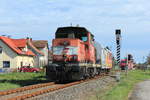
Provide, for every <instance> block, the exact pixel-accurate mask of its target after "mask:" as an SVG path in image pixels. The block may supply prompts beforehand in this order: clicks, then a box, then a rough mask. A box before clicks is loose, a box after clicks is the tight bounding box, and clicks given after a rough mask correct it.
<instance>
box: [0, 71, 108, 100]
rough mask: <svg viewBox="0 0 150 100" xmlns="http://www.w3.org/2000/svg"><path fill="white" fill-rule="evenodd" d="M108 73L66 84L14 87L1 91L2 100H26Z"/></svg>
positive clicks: (0, 97) (52, 83) (0, 99)
mask: <svg viewBox="0 0 150 100" xmlns="http://www.w3.org/2000/svg"><path fill="white" fill-rule="evenodd" d="M106 75H107V74H102V75H100V76H96V77H94V78H92V79H86V80H81V81H77V82H71V83H66V84H55V83H54V82H50V83H44V84H37V85H32V86H26V87H22V88H17V89H12V90H8V91H2V92H0V100H25V99H29V98H32V97H35V96H38V95H42V94H45V93H49V92H53V91H56V90H59V89H63V88H67V87H70V86H73V85H77V84H81V83H83V82H88V81H91V80H95V79H98V78H101V77H104V76H106Z"/></svg>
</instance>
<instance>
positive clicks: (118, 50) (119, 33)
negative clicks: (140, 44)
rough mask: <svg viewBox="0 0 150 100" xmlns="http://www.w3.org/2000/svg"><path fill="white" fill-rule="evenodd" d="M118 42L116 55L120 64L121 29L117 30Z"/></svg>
mask: <svg viewBox="0 0 150 100" xmlns="http://www.w3.org/2000/svg"><path fill="white" fill-rule="evenodd" d="M115 34H116V44H117V51H116V57H117V65H119V64H120V48H121V30H120V29H117V30H116V33H115Z"/></svg>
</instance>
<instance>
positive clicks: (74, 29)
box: [56, 26, 94, 36]
mask: <svg viewBox="0 0 150 100" xmlns="http://www.w3.org/2000/svg"><path fill="white" fill-rule="evenodd" d="M72 32H74V33H75V34H85V33H90V34H91V32H89V31H88V30H87V29H86V28H85V27H73V26H69V27H59V28H58V29H57V31H56V34H62V33H68V34H69V33H72ZM92 35H93V34H92ZM93 36H94V35H93Z"/></svg>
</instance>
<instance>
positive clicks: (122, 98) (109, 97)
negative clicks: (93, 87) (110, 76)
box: [89, 70, 150, 100]
mask: <svg viewBox="0 0 150 100" xmlns="http://www.w3.org/2000/svg"><path fill="white" fill-rule="evenodd" d="M147 79H150V71H146V72H144V71H141V70H133V71H130V72H128V75H127V76H126V75H125V74H122V77H121V81H120V82H119V83H117V84H116V85H113V86H110V87H109V89H106V91H105V92H103V93H101V92H97V93H96V94H95V95H94V96H91V97H90V99H89V100H128V95H129V93H130V92H131V91H132V90H133V88H134V86H135V84H136V83H138V82H141V81H144V80H147Z"/></svg>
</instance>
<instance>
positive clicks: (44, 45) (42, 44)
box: [32, 40, 49, 67]
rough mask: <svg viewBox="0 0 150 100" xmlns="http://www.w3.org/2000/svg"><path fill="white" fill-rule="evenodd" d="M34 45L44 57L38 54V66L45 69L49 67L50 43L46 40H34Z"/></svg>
mask: <svg viewBox="0 0 150 100" xmlns="http://www.w3.org/2000/svg"><path fill="white" fill-rule="evenodd" d="M32 44H33V46H34V47H36V48H37V49H38V50H39V51H40V52H42V54H43V55H39V54H37V53H36V52H35V53H36V54H37V58H39V59H36V62H35V63H36V66H39V67H43V66H47V65H48V51H49V47H48V41H46V40H32Z"/></svg>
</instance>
